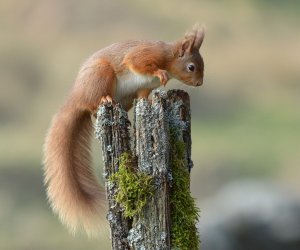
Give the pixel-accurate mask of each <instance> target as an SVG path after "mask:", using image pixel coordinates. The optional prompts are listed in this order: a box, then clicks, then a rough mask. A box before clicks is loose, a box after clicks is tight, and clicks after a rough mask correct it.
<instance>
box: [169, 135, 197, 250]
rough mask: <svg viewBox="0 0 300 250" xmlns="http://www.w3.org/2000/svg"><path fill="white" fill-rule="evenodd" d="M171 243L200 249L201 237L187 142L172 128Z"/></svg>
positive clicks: (174, 245) (175, 246)
mask: <svg viewBox="0 0 300 250" xmlns="http://www.w3.org/2000/svg"><path fill="white" fill-rule="evenodd" d="M170 139H171V143H170V145H171V154H170V156H171V171H172V177H173V178H172V187H171V194H170V206H171V223H172V224H171V244H172V248H173V249H180V250H196V249H199V245H200V239H199V233H198V230H197V228H196V225H195V224H196V222H197V221H198V218H199V209H198V208H197V206H196V203H195V199H194V198H193V197H192V196H191V193H190V174H189V171H188V163H187V159H186V156H185V152H186V149H185V143H184V142H183V141H180V140H178V139H177V138H176V136H175V131H172V130H171V136H170Z"/></svg>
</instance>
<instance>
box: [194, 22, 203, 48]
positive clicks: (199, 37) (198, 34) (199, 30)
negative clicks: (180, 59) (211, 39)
mask: <svg viewBox="0 0 300 250" xmlns="http://www.w3.org/2000/svg"><path fill="white" fill-rule="evenodd" d="M204 36H205V29H204V27H203V26H202V27H199V26H198V27H197V29H196V38H195V42H194V48H195V49H197V50H199V49H200V47H201V45H202V42H203V39H204Z"/></svg>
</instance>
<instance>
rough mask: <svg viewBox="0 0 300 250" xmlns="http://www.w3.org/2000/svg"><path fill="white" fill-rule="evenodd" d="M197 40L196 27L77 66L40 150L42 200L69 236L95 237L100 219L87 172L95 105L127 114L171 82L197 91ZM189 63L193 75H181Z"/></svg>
mask: <svg viewBox="0 0 300 250" xmlns="http://www.w3.org/2000/svg"><path fill="white" fill-rule="evenodd" d="M203 38H204V32H203V31H202V30H201V29H200V28H198V27H196V28H194V29H193V31H192V32H191V33H188V34H187V35H186V36H185V37H184V38H183V39H181V40H179V41H177V42H173V43H165V42H151V41H129V42H124V43H115V44H112V45H110V46H108V47H106V48H104V49H102V50H100V51H98V52H96V53H95V54H94V55H92V56H91V57H90V58H89V59H88V60H87V61H86V62H85V63H84V64H83V66H82V67H81V69H80V71H79V73H78V76H77V79H76V82H75V85H74V87H73V89H72V91H71V94H70V96H69V97H68V99H67V101H66V103H65V104H64V105H63V106H62V108H61V109H60V110H59V111H58V113H57V114H56V115H55V116H54V118H53V120H52V124H51V126H50V129H49V131H48V134H47V136H46V141H45V147H44V166H45V167H44V170H45V185H46V186H47V195H48V199H49V201H50V203H51V206H52V208H53V210H54V211H55V212H56V213H57V214H58V215H59V217H60V219H61V220H62V222H63V223H65V224H66V225H67V226H68V227H69V229H71V231H72V232H75V231H76V230H77V229H79V228H83V229H85V231H86V232H87V233H88V234H89V235H95V234H97V233H98V232H99V231H100V228H101V221H102V220H103V219H104V217H105V216H104V215H105V209H104V204H105V195H104V192H103V188H101V187H100V186H99V185H98V182H97V179H96V177H95V175H94V172H93V170H92V169H91V168H90V151H89V150H90V149H89V147H90V136H91V131H92V122H91V115H93V114H95V112H96V110H97V108H98V106H99V104H100V103H101V102H110V101H112V99H115V100H116V101H117V102H120V103H121V104H122V105H123V107H124V108H125V109H126V110H129V109H130V108H131V106H132V103H133V99H134V98H136V97H138V98H147V97H148V95H149V93H150V92H151V91H152V90H153V89H154V88H157V87H159V86H160V85H161V84H164V85H165V84H166V83H167V81H168V80H169V79H170V78H172V77H174V78H176V79H178V80H181V81H183V82H184V83H185V84H188V85H192V86H199V85H201V84H202V80H203V67H204V65H203V60H202V57H201V56H200V54H199V48H200V46H201V44H202V41H203ZM191 63H192V64H193V65H194V66H195V71H193V72H190V71H188V70H187V69H188V66H189V65H190V64H191Z"/></svg>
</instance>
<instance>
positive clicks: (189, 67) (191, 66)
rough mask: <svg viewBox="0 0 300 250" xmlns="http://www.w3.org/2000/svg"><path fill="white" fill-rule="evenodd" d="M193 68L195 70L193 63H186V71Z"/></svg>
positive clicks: (191, 70)
mask: <svg viewBox="0 0 300 250" xmlns="http://www.w3.org/2000/svg"><path fill="white" fill-rule="evenodd" d="M194 70H195V65H194V64H193V63H189V64H188V65H187V71H188V72H194Z"/></svg>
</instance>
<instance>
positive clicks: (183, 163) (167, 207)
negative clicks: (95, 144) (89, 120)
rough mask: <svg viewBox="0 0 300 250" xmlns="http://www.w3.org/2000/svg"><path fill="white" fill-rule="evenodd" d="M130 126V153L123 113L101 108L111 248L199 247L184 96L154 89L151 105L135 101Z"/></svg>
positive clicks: (99, 119)
mask: <svg viewBox="0 0 300 250" xmlns="http://www.w3.org/2000/svg"><path fill="white" fill-rule="evenodd" d="M133 127H134V131H133V146H132V149H130V138H129V121H128V118H127V114H126V112H124V111H123V110H122V108H121V107H120V106H119V105H116V106H115V107H110V106H107V105H103V106H101V107H100V108H99V111H98V117H97V122H96V135H97V138H98V139H99V140H100V141H101V143H102V154H103V160H104V177H105V181H106V192H107V199H108V205H109V212H108V216H107V218H108V221H109V223H110V227H111V237H112V248H113V249H114V250H116V249H118V250H119V249H136V250H139V249H145V250H148V249H149V250H151V249H157V250H161V249H162V250H164V249H182V250H184V249H187V250H190V249H191V250H193V249H199V236H198V233H197V229H196V227H195V224H196V222H197V220H198V209H197V208H196V206H195V202H194V199H193V198H192V197H191V195H190V178H189V177H190V176H189V174H190V170H191V167H192V166H193V164H192V160H191V133H190V132H191V122H190V103H189V96H188V94H187V93H186V92H184V91H181V90H171V91H169V92H168V93H166V92H164V91H156V92H155V93H154V95H153V100H152V103H150V102H149V101H148V100H144V99H142V100H139V101H137V102H136V103H135V107H134V124H133Z"/></svg>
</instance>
